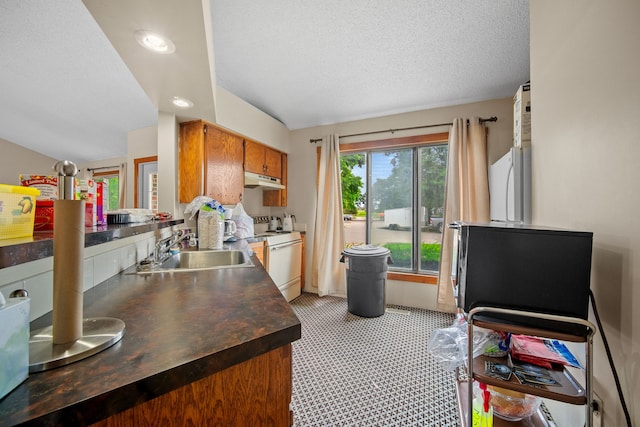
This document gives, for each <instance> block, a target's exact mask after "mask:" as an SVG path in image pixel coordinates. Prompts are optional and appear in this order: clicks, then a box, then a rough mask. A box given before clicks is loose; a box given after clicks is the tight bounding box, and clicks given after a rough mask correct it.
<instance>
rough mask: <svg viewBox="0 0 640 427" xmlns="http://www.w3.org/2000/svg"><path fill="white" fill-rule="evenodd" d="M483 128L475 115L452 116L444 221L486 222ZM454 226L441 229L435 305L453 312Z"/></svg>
mask: <svg viewBox="0 0 640 427" xmlns="http://www.w3.org/2000/svg"><path fill="white" fill-rule="evenodd" d="M486 135H487V134H486V128H485V126H484V125H483V124H481V123H480V120H479V119H478V118H476V117H474V118H471V119H469V125H467V120H466V119H463V118H457V119H454V120H453V124H452V126H451V130H450V131H449V155H448V164H447V184H446V190H445V212H444V220H445V224H450V223H452V222H454V221H467V222H489V221H490V213H489V178H488V171H487V167H488V165H487V136H486ZM452 252H453V230H451V229H449V228H448V227H444V229H443V239H442V253H441V257H440V276H439V280H438V309H439V310H442V311H448V312H454V311H455V308H456V307H455V300H454V298H453V288H452V282H451V262H452Z"/></svg>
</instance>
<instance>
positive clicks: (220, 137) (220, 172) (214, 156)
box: [205, 126, 244, 204]
mask: <svg viewBox="0 0 640 427" xmlns="http://www.w3.org/2000/svg"><path fill="white" fill-rule="evenodd" d="M205 131H206V137H205V171H206V177H207V179H206V182H205V194H206V195H207V196H209V197H212V198H214V199H216V200H217V201H219V202H220V203H222V204H236V203H238V202H240V201H241V200H242V192H243V190H244V171H243V170H242V163H243V158H244V149H243V145H242V142H243V139H242V137H240V136H238V135H234V134H230V133H228V132H224V131H222V130H220V129H218V128H215V127H213V126H207V127H206V128H205Z"/></svg>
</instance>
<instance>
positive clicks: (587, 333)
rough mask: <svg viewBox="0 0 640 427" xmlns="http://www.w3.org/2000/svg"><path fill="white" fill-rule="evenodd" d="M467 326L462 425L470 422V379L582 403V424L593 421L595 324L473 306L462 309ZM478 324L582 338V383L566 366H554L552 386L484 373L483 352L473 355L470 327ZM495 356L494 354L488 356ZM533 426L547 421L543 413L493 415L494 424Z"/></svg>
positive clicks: (461, 392) (460, 389)
mask: <svg viewBox="0 0 640 427" xmlns="http://www.w3.org/2000/svg"><path fill="white" fill-rule="evenodd" d="M465 317H466V319H467V326H468V359H467V360H471V361H472V363H468V365H467V376H468V380H467V381H458V389H457V390H456V391H457V395H458V403H459V407H460V420H461V423H462V426H463V427H465V426H466V427H470V426H472V425H473V424H472V411H471V410H470V409H471V407H472V401H473V386H472V384H473V380H474V379H475V380H477V381H480V382H483V383H485V384H488V385H492V386H497V387H502V388H505V389H510V390H514V391H518V392H521V393H527V394H531V395H536V396H540V397H543V398H547V399H553V400H557V401H560V402H565V403H569V404H574V405H584V406H585V420H586V421H585V425H586V426H587V427H591V426H592V425H593V406H592V380H593V372H592V366H593V335H594V333H595V326H594V325H593V324H592V323H591V322H589V321H587V320H584V319H580V318H575V317H567V316H558V315H552V314H544V313H537V312H528V311H521V310H512V309H505V308H495V307H475V308H473V309H471V310H470V311H469V312H468V313H465ZM532 321H534V322H535V323H536V324H539V325H541V326H540V327H537V326H536V327H532V326H530V325H531V322H532ZM474 326H478V327H482V328H486V329H493V330H499V331H504V332H511V333H513V334H519V335H530V336H536V337H542V338H549V339H557V340H560V341H570V342H583V343H584V344H585V356H586V362H585V365H586V366H585V385H584V387H582V386H581V385H580V383H579V382H578V381H577V380H576V379H575V378H574V377H573V376H572V375H571V374H570V373H569V372H568V371H567V370H566V369H557V370H554V371H553V374H554V377H555V378H556V379H557V380H558V382H559V383H560V386H555V387H547V386H541V387H535V388H534V387H531V386H529V385H523V384H520V382H518V380H517V379H515V377H514V376H513V375H512V376H511V379H510V380H509V381H503V380H500V379H497V378H493V377H490V376H488V375H485V374H484V362H485V360H486V357H485V356H478V357H476V358H474V357H473V327H474ZM492 359H493V360H495V358H492ZM525 425H526V426H532V425H533V426H536V427H546V426H548V425H549V424H548V423H547V422H546V420H545V419H544V417H543V416H542V415H541V414H540V411H538V413H535V414H534V415H532V416H531V417H529V418H527V419H524V420H521V421H516V422H509V421H505V420H502V419H499V418H497V417H494V426H496V427H499V426H525Z"/></svg>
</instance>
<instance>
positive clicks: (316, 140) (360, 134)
mask: <svg viewBox="0 0 640 427" xmlns="http://www.w3.org/2000/svg"><path fill="white" fill-rule="evenodd" d="M497 121H498V118H497V117H496V116H493V117H490V118H488V119H483V118H480V123H484V122H497ZM452 124H453V122H450V123H438V124H436V125H423V126H413V127H410V128H399V129H387V130H374V131H372V132H363V133H352V134H350V135H343V136H341V137H340V138H349V137H352V136H362V135H373V134H376V133H385V132H391V133H394V132H398V131H400V130H413V129H425V128H434V127H438V126H451V125H452ZM467 124H469V120H467ZM319 141H322V138H316V139H310V140H309V142H310V143H315V142H319Z"/></svg>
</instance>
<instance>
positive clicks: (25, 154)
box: [0, 139, 59, 185]
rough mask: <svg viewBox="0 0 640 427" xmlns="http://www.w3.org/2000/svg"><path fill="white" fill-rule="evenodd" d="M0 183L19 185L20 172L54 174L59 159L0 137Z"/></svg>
mask: <svg viewBox="0 0 640 427" xmlns="http://www.w3.org/2000/svg"><path fill="white" fill-rule="evenodd" d="M0 153H2V155H1V156H0V183H1V184H9V185H20V179H19V177H20V174H37V175H54V174H55V172H54V170H53V165H54V164H55V163H56V162H57V161H58V160H59V159H54V158H52V157H48V156H45V155H44V154H40V153H36V152H35V151H32V150H29V149H27V148H24V147H22V146H20V145H16V144H14V143H12V142H9V141H6V140H4V139H0Z"/></svg>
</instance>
